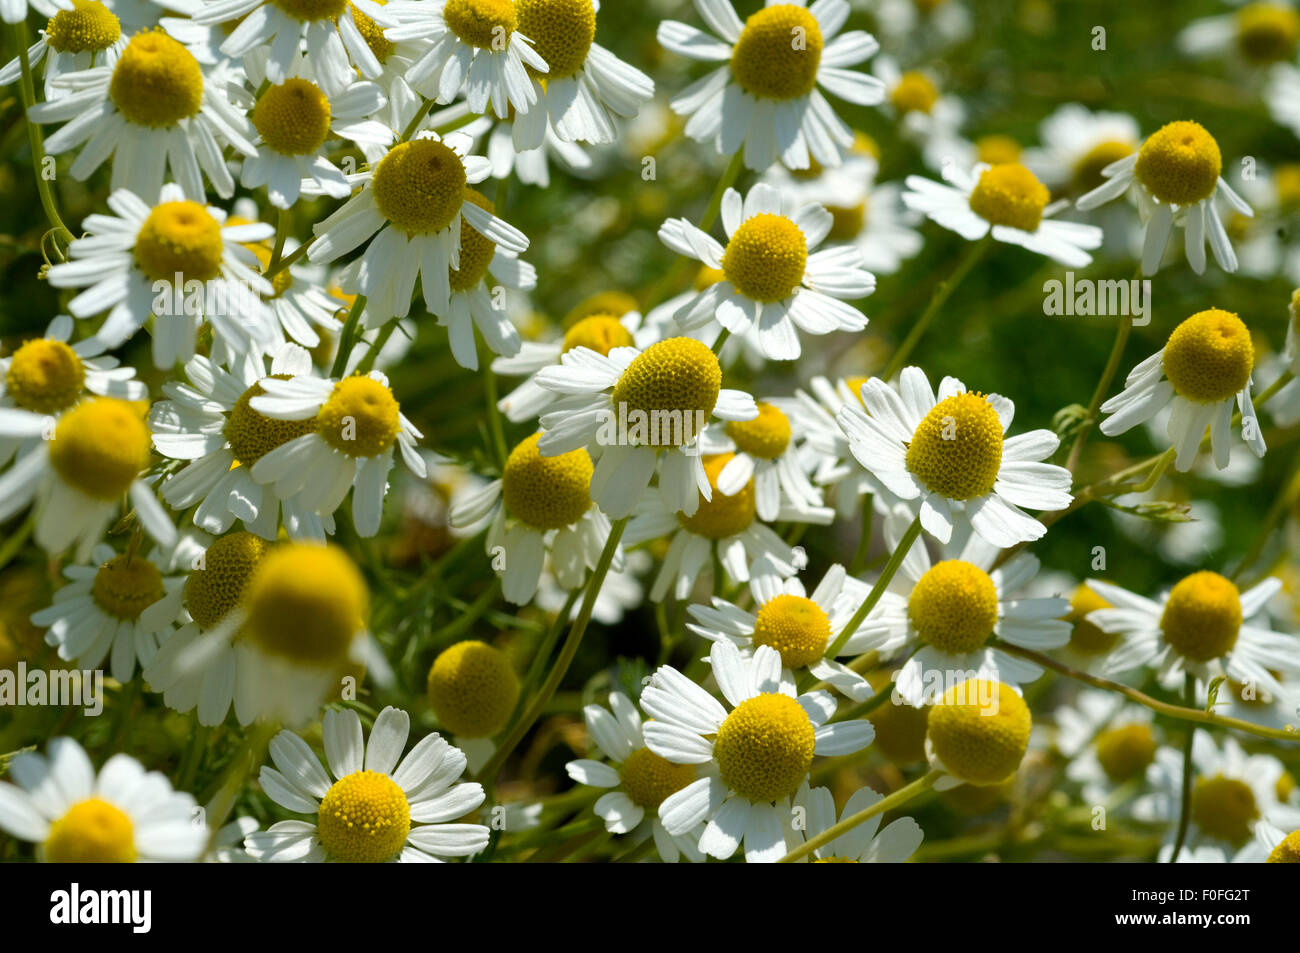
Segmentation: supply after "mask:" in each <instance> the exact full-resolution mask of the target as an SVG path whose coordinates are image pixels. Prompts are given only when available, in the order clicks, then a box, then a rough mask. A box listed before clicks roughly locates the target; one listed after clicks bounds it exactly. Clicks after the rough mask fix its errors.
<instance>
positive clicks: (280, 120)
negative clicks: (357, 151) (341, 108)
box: [250, 76, 330, 156]
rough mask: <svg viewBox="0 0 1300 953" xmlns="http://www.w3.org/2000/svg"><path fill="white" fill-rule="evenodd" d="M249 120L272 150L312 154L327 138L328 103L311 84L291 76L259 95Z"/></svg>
mask: <svg viewBox="0 0 1300 953" xmlns="http://www.w3.org/2000/svg"><path fill="white" fill-rule="evenodd" d="M250 118H251V119H252V120H253V125H254V126H256V127H257V131H258V132H259V133H261V135H262V139H263V141H264V142H265V143H266V144H267V145H268V146H270V147H271V148H272V149H273V150H274V151H276V152H278V153H280V154H281V155H286V156H305V155H312V154H314V153H315V152H316V151H317V150H318V149H319V148H320V147H321V146H322V145H323V144H324V143H325V137H326V136H328V135H329V131H330V101H329V99H327V98H326V96H325V94H324V93H323V92H321V90H320V87H319V86H317V85H316V84H315V83H313V82H311V81H310V80H305V79H300V78H298V77H296V76H295V77H291V78H289V79H287V80H285V81H284V85H282V86H272V87H271V88H270V89H268V90H267V91H266V92H265V93H263V94H262V96H261V98H260V99H258V101H257V105H256V106H254V107H253V111H252V113H251V114H250Z"/></svg>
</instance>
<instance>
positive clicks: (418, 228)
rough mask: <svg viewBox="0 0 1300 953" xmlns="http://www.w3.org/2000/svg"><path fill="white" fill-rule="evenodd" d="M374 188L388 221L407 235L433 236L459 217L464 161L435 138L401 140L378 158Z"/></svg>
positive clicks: (462, 201) (462, 199)
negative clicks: (386, 153)
mask: <svg viewBox="0 0 1300 953" xmlns="http://www.w3.org/2000/svg"><path fill="white" fill-rule="evenodd" d="M370 187H371V189H372V190H373V191H374V197H375V205H376V206H378V208H379V212H380V214H381V215H383V216H384V218H386V219H388V220H389V221H390V222H392V223H393V224H394V225H395V226H397V227H398V228H400V229H401V230H402V231H404V232H406V233H407V234H408V235H434V234H437V233H438V232H441V231H442V230H443V229H445V228H447V227H448V226H449V225H451V223H452V222H453V221H454V220H455V218H456V216H457V215H459V214H460V207H461V205H462V204H464V201H465V187H466V178H465V163H464V162H462V161H461V158H460V156H458V155H457V154H456V153H455V151H454V150H452V149H451V148H449V147H448V146H446V145H444V144H443V143H441V142H436V141H434V140H433V139H412V140H411V141H410V142H400V143H398V144H397V145H395V146H393V148H392V149H391V150H389V153H388V155H386V156H384V157H383V158H382V159H380V160H379V164H378V165H377V166H375V172H374V175H373V176H372V177H371V180H370Z"/></svg>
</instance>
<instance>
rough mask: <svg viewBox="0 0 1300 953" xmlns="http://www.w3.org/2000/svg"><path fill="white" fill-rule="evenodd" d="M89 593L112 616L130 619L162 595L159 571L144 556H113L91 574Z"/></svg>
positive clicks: (135, 617) (137, 615) (138, 615)
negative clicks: (93, 575) (91, 580)
mask: <svg viewBox="0 0 1300 953" xmlns="http://www.w3.org/2000/svg"><path fill="white" fill-rule="evenodd" d="M90 595H91V598H93V599H94V600H95V604H96V605H97V606H99V607H100V608H101V609H103V610H104V611H105V612H106V613H108V614H109V615H111V616H112V617H113V618H115V619H124V620H127V621H131V622H134V621H135V620H136V619H138V618H140V613H141V612H143V611H144V610H145V609H147V608H149V606H151V605H153V604H154V603H155V602H157V601H158V600H159V599H161V598H162V597H163V595H164V592H163V582H162V573H161V572H159V571H158V567H157V566H155V565H154V564H153V563H151V562H150V561H149V560H147V559H142V558H140V557H135V558H132V557H129V556H127V555H125V554H123V555H120V556H114V557H113V558H112V559H110V560H109V561H108V562H106V563H104V565H102V566H100V567H99V571H98V572H96V573H95V581H94V582H93V583H91V585H90Z"/></svg>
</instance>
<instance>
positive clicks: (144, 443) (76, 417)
mask: <svg viewBox="0 0 1300 953" xmlns="http://www.w3.org/2000/svg"><path fill="white" fill-rule="evenodd" d="M149 444H150V436H149V428H148V427H147V426H145V423H144V420H143V419H141V413H140V408H139V407H137V406H136V405H135V404H132V403H130V402H129V401H125V400H117V399H116V398H112V397H99V398H96V399H94V400H88V401H85V402H83V403H81V404H78V405H77V406H76V407H74V408H72V409H71V410H70V411H68V412H67V413H66V414H64V415H63V416H62V417H60V418H59V422H58V424H57V425H56V426H55V428H54V439H53V440H52V441H50V464H51V465H52V466H53V467H54V470H55V472H56V473H58V475H59V476H61V477H62V478H63V479H64V481H65V482H66V483H68V484H69V485H70V486H73V487H75V488H76V489H78V490H80V491H81V492H82V493H84V494H86V495H87V496H89V497H93V498H94V499H97V500H106V501H112V500H116V499H118V498H119V497H121V496H122V494H124V493H126V491H127V490H129V489H130V488H131V484H132V483H134V482H135V478H136V477H137V476H139V474H140V471H141V470H143V469H144V468H145V467H147V466H148V465H149Z"/></svg>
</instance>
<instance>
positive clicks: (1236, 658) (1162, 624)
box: [1088, 570, 1300, 694]
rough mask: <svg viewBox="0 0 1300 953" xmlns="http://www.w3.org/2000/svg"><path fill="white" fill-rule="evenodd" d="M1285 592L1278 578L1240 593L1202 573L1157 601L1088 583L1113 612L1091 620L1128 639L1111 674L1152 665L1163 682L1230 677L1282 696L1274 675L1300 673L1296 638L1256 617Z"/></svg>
mask: <svg viewBox="0 0 1300 953" xmlns="http://www.w3.org/2000/svg"><path fill="white" fill-rule="evenodd" d="M1281 587H1282V582H1281V580H1280V579H1277V578H1276V577H1269V578H1267V579H1265V580H1264V581H1263V582H1261V583H1259V584H1258V585H1255V586H1253V587H1252V588H1250V589H1248V590H1246V591H1245V592H1240V591H1239V590H1238V589H1237V587H1236V586H1235V585H1234V584H1233V583H1232V582H1231V581H1229V580H1228V579H1225V578H1224V577H1223V576H1221V575H1219V574H1218V573H1216V572H1211V571H1210V570H1201V571H1199V572H1194V573H1192V574H1191V575H1189V576H1184V577H1183V578H1182V579H1180V580H1179V581H1178V582H1177V583H1176V584H1175V585H1174V586H1173V588H1172V589H1170V590H1169V591H1168V592H1165V593H1163V594H1162V595H1161V596H1160V597H1159V598H1158V599H1155V600H1152V599H1148V598H1146V597H1145V596H1139V595H1136V594H1134V593H1131V592H1128V591H1127V590H1125V589H1121V588H1120V587H1119V586H1116V585H1114V584H1112V583H1108V582H1100V581H1098V580H1095V579H1090V580H1089V581H1088V588H1090V589H1092V590H1094V591H1095V592H1096V593H1097V594H1098V595H1100V596H1101V597H1102V598H1103V599H1105V600H1106V601H1108V602H1109V603H1111V605H1112V606H1114V608H1112V609H1098V610H1096V611H1094V612H1090V613H1089V614H1088V621H1089V622H1091V623H1092V624H1093V625H1095V626H1097V628H1099V629H1101V630H1102V631H1103V632H1112V633H1119V634H1121V635H1122V636H1123V644H1122V645H1120V646H1119V647H1118V648H1117V649H1115V650H1114V651H1113V652H1112V653H1111V654H1110V655H1109V656H1108V658H1107V660H1106V666H1105V670H1106V671H1107V672H1115V673H1118V672H1127V671H1130V670H1132V669H1135V668H1146V667H1150V668H1153V669H1155V670H1156V672H1157V673H1158V675H1159V676H1160V678H1161V679H1162V680H1170V681H1172V680H1174V679H1175V678H1177V677H1178V676H1181V675H1182V674H1183V673H1184V672H1187V673H1190V674H1192V675H1194V676H1196V677H1197V678H1198V679H1200V680H1201V681H1202V682H1206V683H1208V682H1209V681H1210V680H1211V679H1212V678H1213V677H1215V676H1216V675H1227V676H1228V677H1229V678H1231V679H1235V680H1236V681H1238V682H1249V683H1251V684H1252V685H1255V686H1256V687H1257V688H1258V689H1262V690H1264V691H1267V692H1272V693H1278V694H1281V693H1282V691H1283V689H1282V686H1281V685H1280V684H1279V683H1278V680H1277V678H1276V677H1275V676H1274V675H1273V672H1274V671H1278V672H1297V671H1300V657H1297V655H1296V651H1295V637H1294V636H1288V635H1282V634H1280V633H1278V632H1274V631H1272V630H1271V629H1270V628H1268V620H1267V618H1266V617H1265V618H1258V619H1257V618H1256V617H1257V616H1260V615H1261V613H1262V612H1263V611H1264V607H1265V604H1266V603H1267V602H1268V601H1269V599H1271V598H1272V597H1273V596H1274V595H1276V594H1277V591H1278V590H1279V589H1281Z"/></svg>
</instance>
